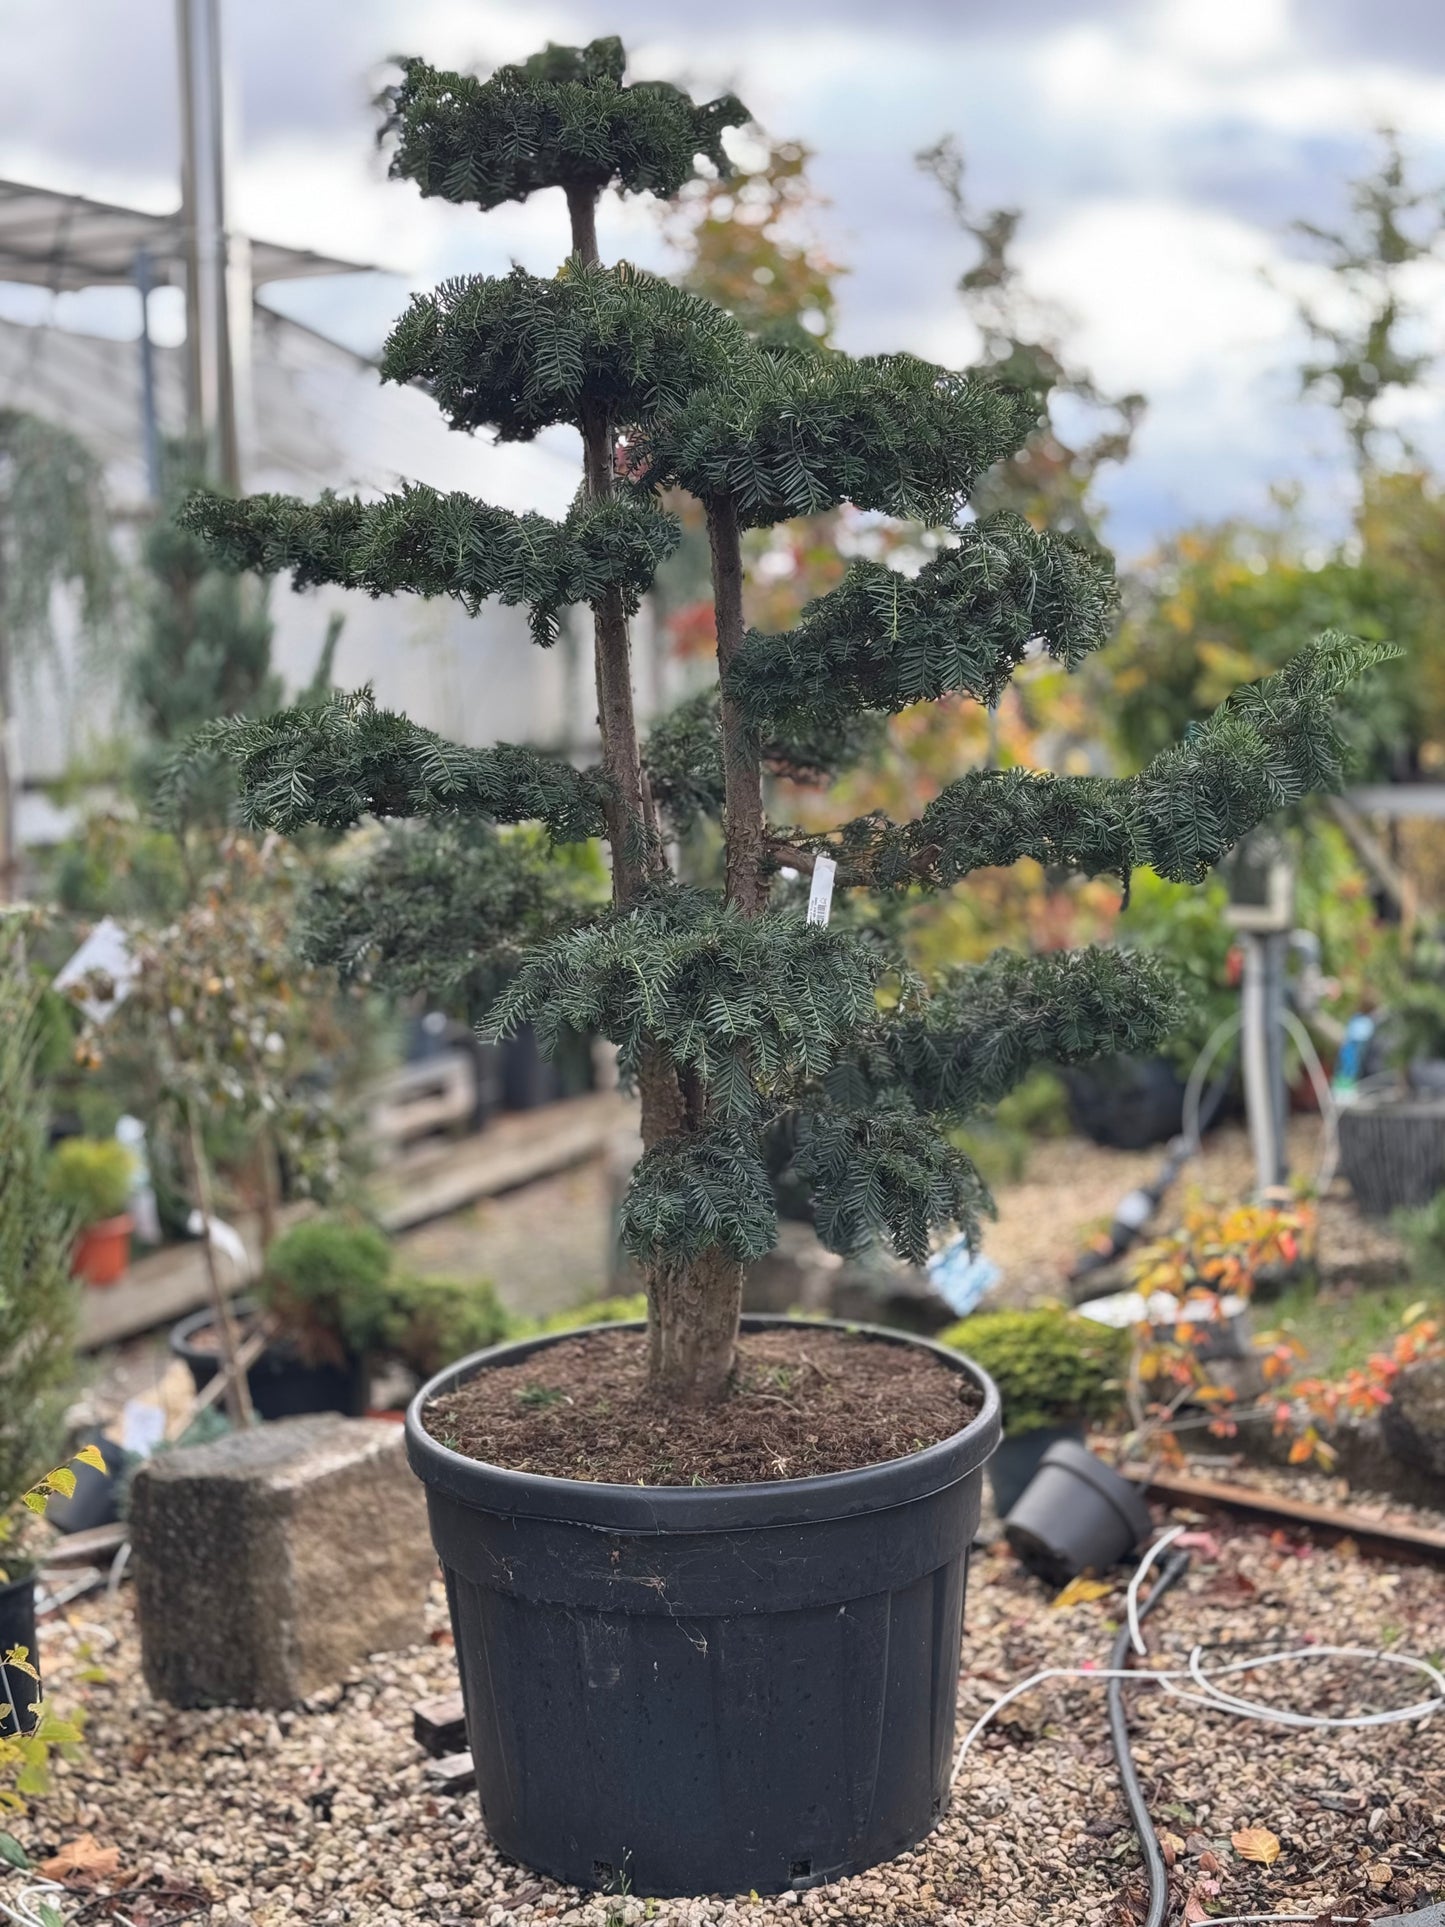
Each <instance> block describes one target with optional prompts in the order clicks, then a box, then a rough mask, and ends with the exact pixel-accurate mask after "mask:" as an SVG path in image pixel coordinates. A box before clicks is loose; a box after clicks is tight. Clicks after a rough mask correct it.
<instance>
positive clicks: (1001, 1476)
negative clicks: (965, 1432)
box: [988, 1425, 1084, 1519]
mask: <svg viewBox="0 0 1445 1927" xmlns="http://www.w3.org/2000/svg"><path fill="white" fill-rule="evenodd" d="M1061 1439H1074V1440H1075V1441H1076V1442H1077V1443H1078V1444H1080V1445H1082V1444H1083V1442H1084V1428H1083V1426H1082V1425H1039V1426H1035V1428H1034V1429H1033V1431H1031V1432H1009V1431H1007V1430H1006V1431H1005V1432H1004V1435H1003V1438H1002V1439H1001V1440H1000V1442H999V1448H998V1450H997V1452H995V1453H994V1455H993V1457H992V1458H991V1459H990V1460H989V1462H988V1482H989V1485H990V1487H991V1488H992V1491H993V1508H994V1511H995V1512H997V1514H998V1516H999V1517H1000V1518H1001V1519H1002V1518H1003V1517H1004V1516H1005V1514H1006V1513H1009V1512H1012V1511H1013V1509H1014V1507H1015V1505H1017V1503H1018V1501H1019V1500H1020V1499H1021V1498H1022V1497H1023V1493H1024V1488H1025V1487H1026V1486H1027V1485H1028V1484H1029V1482H1030V1480H1031V1479H1032V1478H1033V1476H1034V1474H1035V1473H1036V1472H1037V1471H1038V1469H1039V1466H1040V1465H1041V1464H1042V1463H1043V1457H1044V1454H1045V1452H1047V1451H1048V1450H1049V1448H1050V1446H1053V1445H1057V1444H1058V1443H1059V1441H1060V1440H1061Z"/></svg>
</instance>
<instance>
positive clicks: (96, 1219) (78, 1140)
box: [49, 1137, 135, 1225]
mask: <svg viewBox="0 0 1445 1927" xmlns="http://www.w3.org/2000/svg"><path fill="white" fill-rule="evenodd" d="M134 1175H135V1160H134V1158H133V1157H132V1156H131V1154H130V1152H129V1151H128V1150H127V1149H126V1148H125V1146H124V1145H123V1144H119V1143H117V1141H116V1140H115V1139H114V1138H111V1137H69V1138H66V1139H65V1140H64V1141H63V1142H62V1143H60V1144H57V1145H56V1147H55V1149H54V1150H53V1151H52V1152H51V1154H50V1178H49V1182H50V1190H51V1194H52V1196H54V1197H55V1198H57V1199H58V1200H59V1202H60V1203H61V1204H63V1205H65V1206H66V1208H67V1209H68V1210H70V1211H73V1212H74V1214H75V1219H76V1223H77V1224H80V1225H88V1224H101V1223H103V1222H104V1221H105V1219H107V1218H118V1217H119V1216H120V1214H121V1212H122V1211H124V1210H125V1207H126V1201H127V1199H128V1198H129V1197H130V1185H131V1179H132V1177H133V1176H134Z"/></svg>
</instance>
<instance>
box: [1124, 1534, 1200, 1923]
mask: <svg viewBox="0 0 1445 1927" xmlns="http://www.w3.org/2000/svg"><path fill="white" fill-rule="evenodd" d="M1188 1570H1189V1554H1188V1553H1187V1552H1171V1553H1170V1554H1169V1556H1168V1558H1167V1559H1166V1560H1165V1561H1164V1564H1163V1565H1162V1566H1161V1567H1160V1569H1159V1577H1158V1578H1157V1579H1156V1580H1155V1582H1154V1585H1153V1587H1152V1588H1151V1590H1150V1591H1149V1593H1148V1594H1147V1595H1146V1597H1145V1598H1144V1599H1143V1600H1142V1601H1141V1602H1140V1606H1139V1617H1140V1619H1147V1618H1148V1616H1149V1614H1150V1613H1151V1612H1153V1610H1154V1608H1155V1607H1156V1606H1157V1605H1158V1604H1159V1601H1160V1600H1161V1599H1162V1598H1163V1597H1164V1595H1165V1593H1166V1592H1168V1590H1169V1588H1170V1587H1171V1586H1172V1585H1174V1584H1175V1583H1176V1582H1177V1581H1178V1580H1180V1579H1182V1578H1183V1577H1184V1575H1185V1573H1186V1572H1187V1571H1188ZM1128 1657H1129V1627H1128V1625H1127V1623H1126V1624H1125V1625H1123V1626H1121V1627H1120V1629H1119V1637H1118V1638H1117V1639H1116V1640H1115V1641H1114V1650H1113V1652H1112V1653H1111V1654H1110V1655H1109V1670H1110V1672H1113V1673H1117V1672H1120V1671H1122V1670H1123V1666H1124V1662H1125V1661H1126V1660H1127V1659H1128ZM1109 1738H1110V1740H1112V1742H1113V1745H1114V1758H1115V1759H1116V1760H1117V1761H1118V1763H1119V1782H1120V1784H1121V1785H1122V1787H1123V1789H1124V1800H1125V1803H1126V1804H1127V1806H1128V1808H1129V1818H1130V1819H1131V1820H1132V1821H1133V1822H1134V1830H1135V1832H1136V1833H1137V1834H1138V1835H1139V1845H1140V1846H1141V1847H1142V1848H1143V1849H1144V1870H1145V1872H1146V1873H1147V1874H1148V1876H1149V1912H1148V1914H1147V1915H1146V1916H1145V1919H1144V1927H1163V1923H1164V1915H1165V1913H1166V1912H1167V1911H1168V1907H1169V1870H1168V1869H1167V1868H1166V1866H1165V1865H1164V1856H1163V1854H1162V1853H1160V1851H1159V1840H1158V1836H1157V1835H1156V1834H1155V1832H1154V1822H1153V1821H1152V1820H1151V1819H1150V1818H1149V1809H1148V1807H1146V1806H1145V1804H1144V1794H1143V1790H1142V1788H1141V1787H1140V1785H1139V1774H1138V1770H1137V1768H1136V1767H1135V1765H1134V1754H1133V1750H1132V1748H1131V1747H1130V1745H1129V1722H1128V1721H1127V1719H1126V1718H1125V1717H1124V1681H1123V1680H1121V1679H1111V1680H1110V1681H1109Z"/></svg>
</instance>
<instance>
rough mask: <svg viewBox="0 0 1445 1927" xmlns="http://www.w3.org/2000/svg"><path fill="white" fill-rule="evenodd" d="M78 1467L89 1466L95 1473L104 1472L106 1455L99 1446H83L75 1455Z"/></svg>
mask: <svg viewBox="0 0 1445 1927" xmlns="http://www.w3.org/2000/svg"><path fill="white" fill-rule="evenodd" d="M75 1463H76V1464H77V1465H88V1466H90V1467H91V1469H92V1470H93V1471H95V1472H104V1470H105V1454H104V1453H103V1452H102V1451H101V1449H100V1447H99V1446H98V1445H82V1446H81V1448H80V1450H79V1451H78V1452H77V1453H76V1455H75Z"/></svg>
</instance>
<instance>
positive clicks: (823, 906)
mask: <svg viewBox="0 0 1445 1927" xmlns="http://www.w3.org/2000/svg"><path fill="white" fill-rule="evenodd" d="M837 874H838V865H837V863H836V862H835V861H834V859H833V858H832V857H830V856H820V857H819V858H818V859H817V860H816V862H815V863H814V864H813V887H812V889H811V890H810V891H809V893H808V921H809V923H826V922H827V921H828V919H829V917H830V916H831V915H832V914H833V879H834V877H835V876H837Z"/></svg>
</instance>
